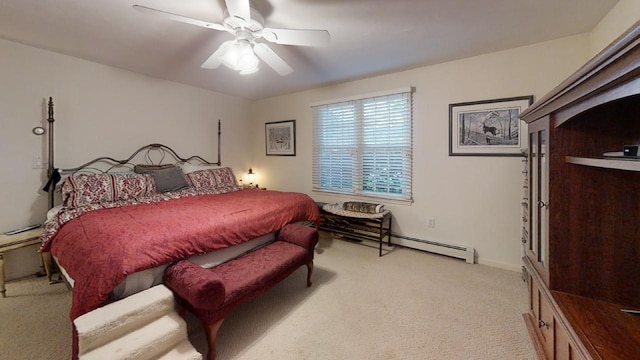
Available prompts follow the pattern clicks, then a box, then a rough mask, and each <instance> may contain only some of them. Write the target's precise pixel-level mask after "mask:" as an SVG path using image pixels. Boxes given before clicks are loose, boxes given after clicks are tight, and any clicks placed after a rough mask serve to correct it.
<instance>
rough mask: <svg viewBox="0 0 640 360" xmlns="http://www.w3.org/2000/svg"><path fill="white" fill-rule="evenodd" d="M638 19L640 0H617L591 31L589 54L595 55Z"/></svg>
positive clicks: (639, 17)
mask: <svg viewBox="0 0 640 360" xmlns="http://www.w3.org/2000/svg"><path fill="white" fill-rule="evenodd" d="M639 20H640V0H619V1H618V3H617V4H616V6H614V7H613V9H611V11H609V13H608V14H607V16H605V17H604V18H602V20H600V23H598V25H597V26H596V27H595V28H594V29H593V30H592V31H591V39H590V45H589V47H590V54H591V57H593V56H595V55H596V54H597V53H599V52H600V50H602V49H604V48H605V47H606V46H607V45H609V44H610V43H611V42H612V41H614V40H615V39H616V38H617V37H618V36H620V34H622V33H624V32H625V31H627V29H628V28H630V27H631V26H632V25H633V24H635V23H636V22H637V21H639Z"/></svg>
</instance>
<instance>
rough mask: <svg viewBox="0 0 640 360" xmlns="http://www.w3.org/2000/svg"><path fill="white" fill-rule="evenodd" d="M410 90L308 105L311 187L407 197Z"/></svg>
mask: <svg viewBox="0 0 640 360" xmlns="http://www.w3.org/2000/svg"><path fill="white" fill-rule="evenodd" d="M411 94H412V91H411V89H410V88H407V89H403V90H397V91H393V92H388V93H385V94H377V95H372V96H366V97H360V98H358V99H349V100H342V101H336V102H331V103H324V104H317V105H316V104H314V105H312V108H313V113H314V125H313V190H314V191H324V192H334V193H343V194H351V195H360V196H371V197H378V198H385V199H397V200H407V201H410V200H411V160H412V154H411V151H412V149H411V140H412V130H411V129H412V126H411V125H412V124H411Z"/></svg>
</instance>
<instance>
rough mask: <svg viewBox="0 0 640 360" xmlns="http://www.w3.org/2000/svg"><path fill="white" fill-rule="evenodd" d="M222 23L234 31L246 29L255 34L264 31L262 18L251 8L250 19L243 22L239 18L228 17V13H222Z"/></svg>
mask: <svg viewBox="0 0 640 360" xmlns="http://www.w3.org/2000/svg"><path fill="white" fill-rule="evenodd" d="M222 23H223V24H224V25H225V26H227V27H229V28H231V29H233V30H235V29H246V30H249V31H251V32H256V31H260V30H262V29H264V18H263V17H262V15H261V14H260V13H259V12H258V11H257V10H256V9H254V8H251V19H248V20H243V19H240V18H236V17H233V16H231V15H229V11H228V10H225V11H224V20H223V21H222Z"/></svg>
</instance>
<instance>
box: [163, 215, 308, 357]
mask: <svg viewBox="0 0 640 360" xmlns="http://www.w3.org/2000/svg"><path fill="white" fill-rule="evenodd" d="M317 243H318V231H317V230H316V229H314V228H310V227H306V226H301V225H295V224H289V225H286V226H285V227H283V228H282V229H281V230H280V231H279V233H278V236H277V237H276V241H274V242H272V243H270V244H268V245H266V246H264V247H262V248H260V249H258V250H256V251H254V252H251V253H248V254H245V255H243V256H241V257H239V258H236V259H233V260H231V261H228V262H226V263H224V264H221V265H218V266H216V267H214V268H210V269H205V268H202V267H200V266H199V265H197V264H194V263H192V262H190V261H186V260H185V261H180V262H178V263H176V264H174V265H172V266H170V267H169V268H167V270H166V272H165V275H164V283H165V285H166V286H167V287H169V288H170V289H171V290H173V291H174V293H175V294H176V295H177V296H176V297H177V299H178V302H179V303H180V304H181V305H182V306H184V307H185V308H186V309H188V310H189V311H191V312H193V313H194V314H195V315H196V316H197V317H198V318H199V319H200V321H202V323H203V325H204V328H205V331H206V332H207V341H208V344H209V354H208V359H209V360H213V359H215V341H216V335H217V333H218V330H219V329H220V326H221V325H222V321H223V320H224V318H225V316H227V315H228V314H229V313H230V312H231V311H232V310H234V309H235V308H236V307H238V306H239V305H240V304H242V303H243V302H244V301H246V300H249V299H251V298H254V297H256V296H258V295H260V294H262V293H264V292H265V291H267V290H269V289H270V288H271V287H273V286H274V285H276V284H277V283H279V282H280V281H282V280H284V279H285V278H286V277H288V276H289V275H291V273H293V272H294V271H295V270H297V269H298V268H299V267H300V266H302V265H307V268H308V271H307V286H311V273H312V271H313V249H314V247H315V246H316V244H317Z"/></svg>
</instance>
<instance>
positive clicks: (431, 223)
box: [427, 218, 436, 229]
mask: <svg viewBox="0 0 640 360" xmlns="http://www.w3.org/2000/svg"><path fill="white" fill-rule="evenodd" d="M427 227H430V228H432V229H434V228H435V227H436V218H428V219H427Z"/></svg>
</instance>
